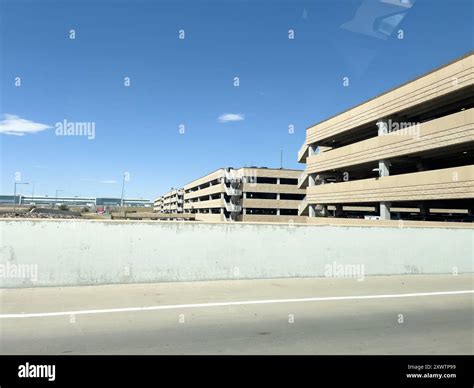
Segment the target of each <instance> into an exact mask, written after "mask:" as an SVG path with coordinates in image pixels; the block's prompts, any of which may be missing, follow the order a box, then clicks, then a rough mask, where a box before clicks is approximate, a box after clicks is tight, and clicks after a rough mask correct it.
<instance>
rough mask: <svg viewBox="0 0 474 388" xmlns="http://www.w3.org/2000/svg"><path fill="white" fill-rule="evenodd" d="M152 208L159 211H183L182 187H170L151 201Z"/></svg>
mask: <svg viewBox="0 0 474 388" xmlns="http://www.w3.org/2000/svg"><path fill="white" fill-rule="evenodd" d="M153 210H154V211H156V212H161V213H182V212H183V189H175V188H172V189H171V190H170V191H168V192H167V193H166V194H164V195H163V196H161V197H158V198H156V199H155V200H154V202H153Z"/></svg>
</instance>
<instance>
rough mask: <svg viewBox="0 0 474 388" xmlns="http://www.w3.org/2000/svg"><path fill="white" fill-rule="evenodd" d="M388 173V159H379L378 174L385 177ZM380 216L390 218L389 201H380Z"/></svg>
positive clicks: (384, 218)
mask: <svg viewBox="0 0 474 388" xmlns="http://www.w3.org/2000/svg"><path fill="white" fill-rule="evenodd" d="M389 175H390V168H389V162H388V160H379V176H380V177H386V176H389ZM380 218H381V219H382V220H389V219H390V202H380Z"/></svg>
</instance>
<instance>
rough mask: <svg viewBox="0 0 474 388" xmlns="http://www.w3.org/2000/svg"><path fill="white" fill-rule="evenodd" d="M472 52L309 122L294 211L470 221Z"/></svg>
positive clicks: (473, 170)
mask: <svg viewBox="0 0 474 388" xmlns="http://www.w3.org/2000/svg"><path fill="white" fill-rule="evenodd" d="M473 58H474V55H473V53H469V54H468V55H465V56H464V57H462V58H459V59H457V60H456V61H453V62H451V63H449V64H447V65H445V66H443V67H440V68H438V69H435V70H433V71H431V72H430V73H428V74H425V75H423V76H421V77H419V78H417V79H415V80H412V81H410V82H407V83H405V84H403V85H401V86H399V87H397V88H395V89H392V90H390V91H388V92H386V93H384V94H382V95H379V96H377V97H374V98H372V99H371V100H369V101H366V102H364V103H362V104H360V105H358V106H356V107H353V108H351V109H349V110H347V111H345V112H343V113H341V114H338V115H336V116H334V117H331V118H329V119H327V120H324V121H322V122H320V123H318V124H316V125H314V126H312V127H310V128H308V129H307V131H306V141H305V143H304V145H303V147H302V148H301V150H300V152H299V153H298V161H299V162H301V163H305V165H306V168H305V171H304V173H303V174H302V176H301V177H300V179H299V183H298V186H299V187H300V188H305V189H306V198H305V199H304V200H303V202H302V205H301V206H300V210H299V214H300V215H309V216H310V217H315V216H336V217H364V216H368V215H373V216H377V217H380V218H382V219H390V218H395V219H396V218H399V219H425V220H449V219H451V220H460V221H465V220H472V216H473V214H472V212H473V207H474V200H473V199H474V166H473V164H472V161H473V155H474V107H473V105H474V104H473V102H474V97H473V96H474V90H473V89H474V87H473Z"/></svg>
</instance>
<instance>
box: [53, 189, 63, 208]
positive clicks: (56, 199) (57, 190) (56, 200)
mask: <svg viewBox="0 0 474 388" xmlns="http://www.w3.org/2000/svg"><path fill="white" fill-rule="evenodd" d="M60 191H64V190H59V189H56V197H55V200H54V204H53V208H54V207H56V203H58V193H59V192H60Z"/></svg>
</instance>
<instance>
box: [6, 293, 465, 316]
mask: <svg viewBox="0 0 474 388" xmlns="http://www.w3.org/2000/svg"><path fill="white" fill-rule="evenodd" d="M462 294H474V290H464V291H443V292H419V293H411V294H384V295H358V296H329V297H317V298H298V299H267V300H247V301H240V302H216V303H192V304H174V305H163V306H146V307H124V308H112V309H98V310H75V311H56V312H49V313H20V314H0V319H9V318H42V317H61V316H69V315H86V314H87V315H88V314H107V313H124V312H134V311H156V310H175V309H187V308H196V307H222V306H246V305H255V304H276V303H306V302H325V301H337V300H363V299H389V298H411V297H418V296H440V295H462Z"/></svg>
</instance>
